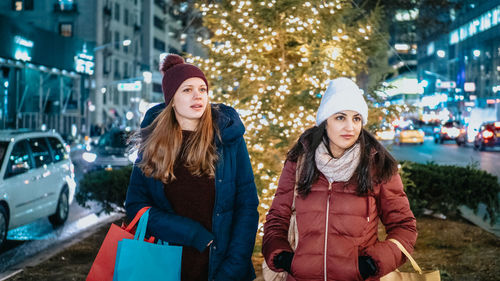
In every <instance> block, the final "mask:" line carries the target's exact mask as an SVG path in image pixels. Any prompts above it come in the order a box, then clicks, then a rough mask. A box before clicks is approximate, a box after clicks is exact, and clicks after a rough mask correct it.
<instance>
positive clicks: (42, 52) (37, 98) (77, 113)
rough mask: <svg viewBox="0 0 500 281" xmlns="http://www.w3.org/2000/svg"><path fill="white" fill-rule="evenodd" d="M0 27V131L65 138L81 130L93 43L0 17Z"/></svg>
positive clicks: (85, 121)
mask: <svg viewBox="0 0 500 281" xmlns="http://www.w3.org/2000/svg"><path fill="white" fill-rule="evenodd" d="M23 3H29V1H25V2H23ZM15 7H17V6H15ZM23 7H30V6H23ZM0 26H1V28H0V38H2V42H3V43H2V44H1V45H0V70H1V71H0V96H1V97H0V116H1V121H0V128H1V129H19V128H29V129H37V130H44V129H55V130H57V131H58V132H59V133H61V135H63V136H64V137H66V138H70V137H76V136H77V135H79V134H80V133H82V132H85V131H87V130H88V128H89V123H88V118H87V119H86V118H85V116H86V115H87V112H86V107H85V105H84V104H85V103H86V102H87V101H88V97H89V92H90V84H91V79H90V76H91V75H92V74H93V71H94V70H93V67H94V62H93V56H92V53H91V52H90V50H92V48H93V47H94V45H93V43H92V42H86V41H83V40H80V39H77V38H71V37H64V36H61V35H60V34H58V33H55V32H50V31H47V30H44V29H41V28H37V27H35V26H33V25H32V24H30V23H28V22H26V21H23V19H22V18H16V19H14V18H12V17H7V16H4V15H0Z"/></svg>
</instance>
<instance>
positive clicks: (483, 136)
mask: <svg viewBox="0 0 500 281" xmlns="http://www.w3.org/2000/svg"><path fill="white" fill-rule="evenodd" d="M495 146H500V121H497V122H487V123H483V124H482V125H481V127H480V128H479V133H478V134H477V135H476V138H475V139H474V148H475V149H479V150H484V149H485V148H487V147H495Z"/></svg>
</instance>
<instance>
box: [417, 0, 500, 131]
mask: <svg viewBox="0 0 500 281" xmlns="http://www.w3.org/2000/svg"><path fill="white" fill-rule="evenodd" d="M418 77H419V81H420V82H421V83H422V85H423V86H425V88H424V89H425V90H424V94H425V96H426V97H427V101H428V102H429V105H432V106H429V109H430V110H437V111H439V110H447V111H449V117H450V118H451V119H456V120H460V121H463V122H464V123H466V124H470V125H472V126H474V127H477V126H479V125H480V123H481V122H483V121H488V120H490V119H494V120H493V121H495V120H499V119H500V110H499V107H500V0H491V1H482V2H481V3H477V1H464V5H463V6H462V9H461V10H458V11H457V12H456V14H455V15H454V21H453V23H452V25H451V26H450V28H449V31H448V32H446V33H444V34H436V35H435V36H434V37H431V38H429V40H427V41H426V42H423V44H422V48H420V49H419V52H418Z"/></svg>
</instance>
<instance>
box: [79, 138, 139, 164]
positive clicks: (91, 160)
mask: <svg viewBox="0 0 500 281" xmlns="http://www.w3.org/2000/svg"><path fill="white" fill-rule="evenodd" d="M130 135H131V133H130V132H127V131H125V130H121V129H116V128H115V129H111V130H110V131H108V132H106V133H104V134H103V135H102V136H100V137H99V139H98V140H97V143H96V144H94V143H92V144H91V145H87V146H84V147H83V149H81V150H80V151H75V153H73V155H72V158H73V160H74V162H75V164H76V165H77V166H78V168H79V169H81V170H82V171H83V172H84V173H87V172H90V171H95V170H112V169H115V168H120V167H124V166H128V165H132V164H133V163H134V162H135V158H137V154H135V153H130V152H129V151H128V145H127V139H128V138H129V137H130Z"/></svg>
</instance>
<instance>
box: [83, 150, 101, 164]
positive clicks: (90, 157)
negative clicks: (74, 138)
mask: <svg viewBox="0 0 500 281" xmlns="http://www.w3.org/2000/svg"><path fill="white" fill-rule="evenodd" d="M82 158H83V160H85V161H87V162H89V163H92V162H94V161H95V159H96V158H97V155H96V154H95V153H92V152H84V153H83V154H82Z"/></svg>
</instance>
